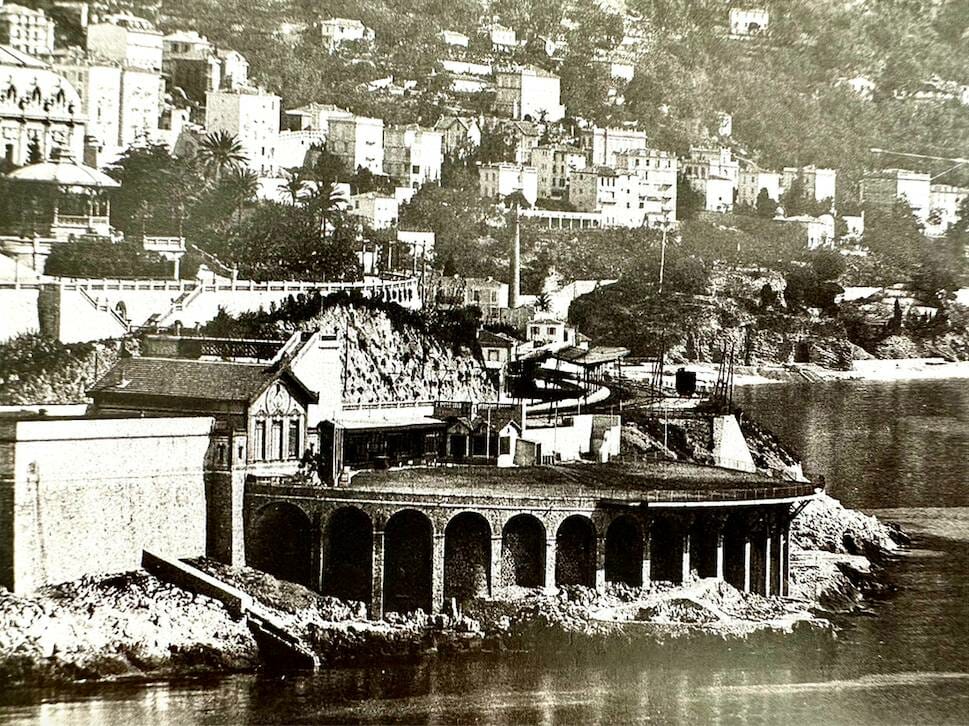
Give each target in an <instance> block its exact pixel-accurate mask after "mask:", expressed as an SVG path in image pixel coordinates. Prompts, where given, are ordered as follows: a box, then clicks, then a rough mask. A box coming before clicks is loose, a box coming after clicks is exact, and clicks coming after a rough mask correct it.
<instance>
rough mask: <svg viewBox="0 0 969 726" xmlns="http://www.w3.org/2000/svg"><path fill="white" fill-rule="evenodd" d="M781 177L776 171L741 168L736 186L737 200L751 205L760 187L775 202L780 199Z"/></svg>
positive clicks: (754, 202) (755, 199)
mask: <svg viewBox="0 0 969 726" xmlns="http://www.w3.org/2000/svg"><path fill="white" fill-rule="evenodd" d="M781 182H782V177H781V174H780V173H779V172H776V171H764V170H763V169H757V168H753V169H743V170H741V172H740V184H739V186H738V187H737V201H738V202H739V203H740V204H745V205H747V206H749V207H753V206H755V205H756V204H757V198H758V197H759V196H760V192H761V190H762V189H766V190H767V196H769V197H770V198H771V199H773V200H774V201H775V202H779V201H780V200H781V188H782V185H781Z"/></svg>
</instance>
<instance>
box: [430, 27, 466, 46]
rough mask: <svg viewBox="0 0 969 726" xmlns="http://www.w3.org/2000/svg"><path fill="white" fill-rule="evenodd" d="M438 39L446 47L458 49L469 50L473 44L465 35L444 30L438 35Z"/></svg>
mask: <svg viewBox="0 0 969 726" xmlns="http://www.w3.org/2000/svg"><path fill="white" fill-rule="evenodd" d="M437 37H438V38H440V39H441V42H442V43H444V45H452V46H455V47H457V48H467V47H468V44H469V43H470V42H471V39H470V38H468V36H466V35H465V34H464V33H458V32H457V31H454V30H442V31H441V32H440V33H438V34H437Z"/></svg>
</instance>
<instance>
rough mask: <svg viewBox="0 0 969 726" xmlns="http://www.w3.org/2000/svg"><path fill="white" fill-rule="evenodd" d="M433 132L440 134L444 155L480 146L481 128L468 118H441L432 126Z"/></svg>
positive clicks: (476, 122)
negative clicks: (463, 148) (464, 148)
mask: <svg viewBox="0 0 969 726" xmlns="http://www.w3.org/2000/svg"><path fill="white" fill-rule="evenodd" d="M434 130H435V131H440V132H441V134H442V138H443V143H444V153H445V154H451V153H454V152H455V151H457V150H458V149H460V148H462V147H478V146H479V145H480V144H481V126H480V125H479V124H478V121H477V119H474V118H472V117H470V116H442V117H441V118H439V119H438V120H437V123H436V124H434Z"/></svg>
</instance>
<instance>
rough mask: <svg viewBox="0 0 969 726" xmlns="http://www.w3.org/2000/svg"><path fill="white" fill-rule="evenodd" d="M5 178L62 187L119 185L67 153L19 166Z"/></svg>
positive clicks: (108, 187)
mask: <svg viewBox="0 0 969 726" xmlns="http://www.w3.org/2000/svg"><path fill="white" fill-rule="evenodd" d="M7 178H8V179H16V180H17V181H29V182H38V183H47V184H57V185H58V186H64V187H98V188H101V189H114V188H117V187H120V186H121V185H120V184H119V183H118V182H116V181H115V180H114V179H112V178H111V177H109V176H108V175H107V174H105V173H103V172H100V171H98V170H97V169H94V168H93V167H90V166H85V165H84V164H78V163H76V162H75V161H74V160H73V159H72V158H71V157H70V156H67V155H62V156H61V157H60V158H59V159H55V160H53V161H42V162H40V163H39V164H31V165H30V166H24V167H21V168H20V169H16V170H14V171H12V172H10V173H9V174H8V175H7Z"/></svg>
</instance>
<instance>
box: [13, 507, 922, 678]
mask: <svg viewBox="0 0 969 726" xmlns="http://www.w3.org/2000/svg"><path fill="white" fill-rule="evenodd" d="M905 542H906V538H905V536H904V534H903V533H902V532H901V530H899V529H898V528H897V527H894V526H892V525H886V524H884V523H882V522H880V521H878V520H877V519H875V518H874V517H868V516H866V515H863V514H861V513H859V512H855V511H852V510H848V509H845V508H843V507H842V506H841V505H840V503H839V502H837V500H834V499H832V498H830V497H827V496H825V495H822V496H820V497H819V498H818V499H817V500H815V501H813V502H812V503H811V504H809V505H808V506H807V507H806V508H805V510H804V511H803V512H802V513H801V514H800V516H799V517H798V519H797V520H795V523H794V525H793V526H792V541H791V554H792V582H791V596H790V597H788V598H779V597H770V598H767V597H763V596H760V595H755V594H747V593H742V592H740V591H738V590H736V589H735V588H733V587H731V586H730V585H727V584H726V583H722V582H717V581H715V580H710V579H708V580H693V581H691V582H688V583H684V584H683V585H675V586H674V585H671V584H668V583H653V584H652V585H651V586H649V587H647V588H642V589H639V588H629V587H626V586H621V585H611V586H610V587H609V588H608V589H607V591H606V592H604V593H598V592H595V591H594V590H591V589H588V588H582V587H568V588H562V589H561V590H560V591H559V592H558V593H555V594H549V593H545V592H544V591H541V590H521V589H517V588H512V589H508V590H505V591H503V592H499V593H498V595H497V597H496V598H495V599H489V600H479V601H476V602H474V603H473V604H471V605H469V606H468V607H467V608H466V610H465V611H464V612H463V613H461V614H460V615H458V616H457V617H454V616H453V615H445V614H437V615H426V614H424V613H421V612H417V613H415V614H411V615H407V616H399V615H397V614H394V613H391V614H389V615H388V617H387V619H386V621H385V622H380V623H374V622H370V621H368V620H367V619H366V612H365V608H364V607H363V605H362V604H361V603H345V602H341V601H339V600H335V599H333V598H327V597H320V596H319V595H316V594H315V593H313V592H311V591H309V590H307V589H306V588H303V587H301V586H299V585H294V584H292V583H287V582H283V581H279V580H276V579H275V578H272V577H270V576H268V575H265V574H264V573H260V572H258V571H256V570H251V569H248V568H229V567H226V566H224V565H221V564H219V563H215V562H212V561H208V560H201V561H199V562H197V563H196V564H198V565H199V566H200V567H202V568H203V569H206V570H208V571H209V572H210V573H211V574H214V575H216V576H219V577H221V578H223V579H225V580H227V581H228V582H230V583H232V584H234V585H236V586H237V587H240V588H242V589H244V590H246V591H247V592H249V593H250V594H252V595H253V596H254V597H255V598H256V600H257V601H259V603H260V604H261V605H262V606H263V607H265V608H266V609H267V610H268V611H269V612H271V613H272V614H273V615H274V616H275V617H277V618H278V619H279V620H280V621H281V622H282V623H284V624H285V625H286V627H287V628H288V629H289V630H290V631H291V632H292V633H294V634H298V635H299V636H300V637H301V638H302V639H303V641H304V642H305V643H306V644H308V645H309V646H310V647H311V648H312V649H313V650H314V651H315V652H316V653H317V654H318V655H319V657H320V661H321V663H323V665H324V667H327V666H338V665H350V664H360V663H377V662H381V661H387V660H393V659H401V658H411V659H413V658H423V657H430V656H434V655H439V656H441V657H452V656H455V655H459V654H472V655H473V654H476V653H484V652H489V653H494V652H507V651H511V652H521V651H548V650H552V651H570V652H572V653H575V654H576V655H582V654H593V655H594V654H595V653H599V652H605V651H606V650H608V651H610V652H613V653H614V652H616V650H617V649H622V650H623V652H628V653H629V654H630V655H636V654H639V655H648V654H650V653H656V652H657V650H662V649H663V648H664V647H666V646H668V644H669V643H670V642H676V643H677V647H681V646H684V645H691V646H692V645H697V646H704V647H706V646H711V647H717V646H716V644H717V643H720V644H721V646H722V645H723V644H725V643H726V644H729V646H730V647H742V646H744V645H747V646H751V647H752V646H755V645H760V644H763V643H764V642H765V641H774V640H776V639H778V638H783V637H784V635H785V634H790V633H793V632H798V633H805V632H807V633H811V634H814V635H816V636H817V637H819V638H827V637H831V635H832V634H833V633H834V630H835V628H834V626H833V625H832V618H833V617H835V616H839V615H843V614H846V613H852V612H857V611H863V610H864V608H865V601H866V598H867V597H872V596H874V597H879V596H883V595H884V594H885V593H886V592H888V591H890V589H891V588H890V585H889V584H888V583H887V581H886V579H885V570H884V568H885V566H886V564H888V562H890V560H891V558H893V557H895V556H897V555H898V553H899V552H900V550H901V549H902V548H903V547H904V545H905ZM266 665H267V664H266V663H264V661H263V658H262V657H261V654H260V651H259V648H258V645H257V643H256V640H255V639H254V637H253V635H252V633H251V632H250V631H249V629H248V627H247V626H246V624H245V622H244V621H243V620H241V619H235V618H233V616H232V615H231V614H230V613H229V612H228V611H227V610H226V609H225V608H224V607H223V606H222V605H221V603H219V602H217V601H215V600H213V599H211V598H209V597H206V596H204V595H194V594H191V593H188V592H185V591H182V590H179V589H178V588H175V587H173V586H171V585H168V584H167V583H164V582H162V581H160V580H158V579H156V578H155V577H153V576H151V575H149V574H147V573H145V572H141V571H139V572H133V573H125V574H121V575H117V576H114V577H107V578H101V579H91V578H84V579H82V580H78V581H75V582H70V583H65V584H63V585H58V586H54V587H47V588H43V589H42V590H40V591H38V592H37V593H34V594H32V595H30V596H26V597H25V596H15V595H12V594H9V593H2V594H0V679H2V680H3V681H4V682H5V683H7V684H8V685H12V684H29V685H31V686H37V685H53V684H64V683H70V682H75V681H79V680H99V679H123V678H167V677H173V676H181V675H187V674H200V673H213V672H232V671H247V670H254V669H258V668H260V667H264V666H266Z"/></svg>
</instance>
